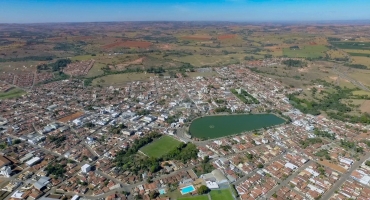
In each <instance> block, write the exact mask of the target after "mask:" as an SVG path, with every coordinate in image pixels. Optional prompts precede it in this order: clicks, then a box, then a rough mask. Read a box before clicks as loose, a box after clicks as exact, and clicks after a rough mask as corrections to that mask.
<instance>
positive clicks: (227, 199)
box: [211, 189, 234, 200]
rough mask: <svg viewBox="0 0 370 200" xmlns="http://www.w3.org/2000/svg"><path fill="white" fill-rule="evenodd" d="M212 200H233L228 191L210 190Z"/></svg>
mask: <svg viewBox="0 0 370 200" xmlns="http://www.w3.org/2000/svg"><path fill="white" fill-rule="evenodd" d="M211 199H212V200H233V199H234V198H233V196H232V195H231V192H230V190H229V189H224V190H212V191H211Z"/></svg>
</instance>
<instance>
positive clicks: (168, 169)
mask: <svg viewBox="0 0 370 200" xmlns="http://www.w3.org/2000/svg"><path fill="white" fill-rule="evenodd" d="M282 60H284V59H280V60H279V62H281V61H282ZM285 60H286V59H285ZM275 62H277V61H276V60H273V59H265V60H264V61H263V65H266V66H267V65H269V63H270V64H271V63H272V64H273V63H275ZM93 64H94V61H93V60H92V61H86V62H85V63H77V64H71V65H68V67H66V68H64V69H63V70H64V72H65V73H68V74H70V75H84V74H86V73H87V72H88V71H89V70H90V69H91V66H92V65H93ZM250 64H251V65H252V64H253V63H250ZM80 66H83V67H80ZM196 70H197V72H198V73H197V76H185V75H186V73H187V72H186V73H178V74H176V78H173V77H170V76H158V75H157V76H151V77H150V78H148V80H145V81H131V82H128V83H127V84H125V85H123V86H108V87H104V86H101V87H87V86H86V85H85V83H84V82H83V81H82V80H80V79H74V78H69V79H65V80H61V81H54V82H50V83H45V84H41V85H35V84H33V83H32V81H38V80H39V79H40V80H44V79H45V78H43V77H40V78H34V77H31V78H29V77H17V78H14V77H13V78H12V79H11V80H10V81H7V79H2V80H3V83H2V85H1V89H2V90H7V88H8V87H10V86H9V85H11V84H17V82H19V81H21V83H20V85H19V84H18V85H19V86H23V85H27V84H28V86H29V87H30V89H29V91H28V92H27V93H26V94H23V95H22V96H21V97H18V98H14V99H6V100H2V101H1V102H0V110H1V113H0V115H1V116H0V117H1V120H0V129H1V141H3V142H2V143H1V146H0V148H1V156H0V174H1V178H0V184H1V188H2V189H1V190H2V198H3V199H14V200H20V199H30V200H33V199H43V200H51V199H73V200H77V199H107V200H108V199H109V200H111V199H123V200H124V199H144V200H149V199H157V200H169V199H180V200H181V199H191V198H193V199H220V200H221V199H225V200H228V199H230V200H231V199H241V200H252V199H271V200H272V199H282V200H283V199H307V200H318V199H331V200H338V199H343V200H344V199H370V153H369V152H370V146H369V145H370V144H369V142H367V140H365V138H368V135H369V133H368V132H369V129H370V127H369V126H367V125H366V124H361V123H350V122H343V121H339V120H336V119H332V118H329V117H327V116H325V115H317V116H316V115H311V114H305V113H303V112H301V111H300V110H298V109H296V108H295V107H294V106H293V105H292V102H291V101H290V99H289V95H291V94H296V93H300V92H301V91H302V89H300V88H296V87H288V86H286V85H284V84H282V83H281V82H280V81H278V80H275V79H273V78H269V77H266V76H262V75H260V74H257V73H255V72H254V71H253V70H252V69H251V68H250V66H249V64H248V63H247V64H233V65H226V66H221V67H212V68H197V69H196ZM209 74H212V75H211V76H209ZM4 76H5V75H4ZM46 79H47V78H46ZM314 87H315V88H317V89H319V90H320V89H321V88H324V87H325V86H324V85H320V84H316V85H314ZM246 114H248V115H249V116H261V117H272V118H273V119H274V120H278V122H277V123H275V124H269V125H268V126H261V127H258V128H251V129H247V128H246V129H243V130H245V131H241V132H235V133H234V134H233V133H228V134H226V135H217V137H216V136H215V137H213V136H212V133H213V132H214V133H215V134H216V133H217V132H218V130H216V129H219V127H221V126H224V127H221V128H223V129H233V127H232V125H231V124H226V125H223V124H222V123H215V124H211V125H209V124H206V125H205V127H203V129H201V131H200V132H201V133H200V135H196V134H197V133H196V132H197V131H195V132H193V131H192V130H193V128H194V127H192V126H195V124H192V122H193V121H194V123H195V122H196V121H197V120H206V119H207V118H208V117H225V116H236V117H238V116H243V115H246ZM275 118H276V119H275ZM235 119H236V118H235ZM269 119H270V118H269ZM251 120H252V119H251ZM260 120H262V121H263V120H264V119H263V118H261V119H260ZM279 120H280V121H279ZM244 123H245V122H244ZM256 123H257V122H256ZM204 128H206V129H204ZM236 128H237V127H236ZM194 129H196V127H195V128H194ZM202 131H203V132H202ZM198 132H199V131H198ZM204 132H206V133H204ZM202 134H203V135H202ZM204 194H208V195H204ZM204 197H205V198H204Z"/></svg>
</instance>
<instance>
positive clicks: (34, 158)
mask: <svg viewBox="0 0 370 200" xmlns="http://www.w3.org/2000/svg"><path fill="white" fill-rule="evenodd" d="M40 160H41V158H40V157H37V156H36V157H33V158H32V159H31V160H29V161H27V162H26V165H27V166H29V167H31V166H32V165H34V164H36V163H38V162H39V161H40Z"/></svg>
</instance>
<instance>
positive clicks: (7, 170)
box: [0, 166, 12, 178]
mask: <svg viewBox="0 0 370 200" xmlns="http://www.w3.org/2000/svg"><path fill="white" fill-rule="evenodd" d="M11 173H12V169H11V168H10V167H9V166H4V167H2V168H1V169H0V174H1V175H3V176H5V177H8V178H9V177H10V174H11Z"/></svg>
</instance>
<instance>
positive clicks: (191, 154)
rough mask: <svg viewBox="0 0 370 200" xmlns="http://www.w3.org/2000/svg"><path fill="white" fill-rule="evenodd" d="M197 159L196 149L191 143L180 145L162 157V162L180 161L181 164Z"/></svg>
mask: <svg viewBox="0 0 370 200" xmlns="http://www.w3.org/2000/svg"><path fill="white" fill-rule="evenodd" d="M197 157H198V149H197V147H196V146H195V145H194V144H192V143H187V144H185V143H181V144H180V145H179V146H178V147H177V148H176V149H174V150H172V151H170V152H169V153H167V154H166V155H164V156H163V160H180V161H182V162H183V163H186V162H187V161H189V160H191V159H196V158H197Z"/></svg>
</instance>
